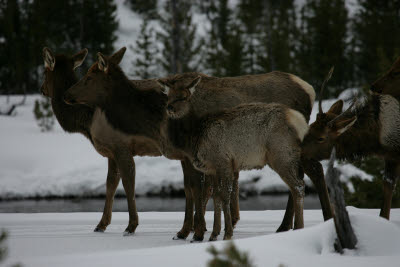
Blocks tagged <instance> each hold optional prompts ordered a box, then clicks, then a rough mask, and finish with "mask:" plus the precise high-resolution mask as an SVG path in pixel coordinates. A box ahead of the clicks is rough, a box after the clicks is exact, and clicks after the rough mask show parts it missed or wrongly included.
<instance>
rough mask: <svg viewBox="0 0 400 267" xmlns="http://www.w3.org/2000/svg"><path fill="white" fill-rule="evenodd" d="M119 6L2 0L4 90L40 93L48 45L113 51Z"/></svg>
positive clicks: (108, 1) (79, 0)
mask: <svg viewBox="0 0 400 267" xmlns="http://www.w3.org/2000/svg"><path fill="white" fill-rule="evenodd" d="M115 11H116V5H115V3H114V1H112V0H65V1H53V0H33V1H32V0H0V62H1V64H0V88H1V92H0V93H23V92H38V88H39V83H40V82H41V79H42V75H43V74H42V66H43V59H42V49H43V47H44V46H48V47H50V48H52V49H54V50H55V51H57V52H59V53H61V52H66V53H73V52H76V51H78V50H80V49H81V48H82V47H87V48H88V49H89V52H90V53H91V54H90V55H89V58H93V56H94V55H95V53H96V52H97V51H99V50H101V51H104V52H105V53H111V52H112V51H113V50H114V48H113V42H114V41H115V39H116V36H115V31H116V30H117V28H118V23H117V21H116V19H115V15H116V14H115V13H116V12H115Z"/></svg>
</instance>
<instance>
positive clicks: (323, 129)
mask: <svg viewBox="0 0 400 267" xmlns="http://www.w3.org/2000/svg"><path fill="white" fill-rule="evenodd" d="M332 73H333V67H332V68H331V69H330V71H329V73H328V75H327V76H326V78H325V80H324V82H323V83H322V87H321V92H320V94H319V103H318V114H317V119H316V120H315V122H313V123H312V124H311V125H310V128H309V130H308V133H307V134H306V136H305V137H304V139H303V142H302V154H303V157H304V158H307V159H314V160H318V161H319V160H322V159H327V158H329V157H330V155H331V151H332V148H333V147H334V145H335V143H336V140H337V138H338V137H339V136H340V135H341V134H343V133H344V132H345V131H347V130H348V129H349V128H350V127H351V126H352V125H353V124H354V123H355V122H356V120H357V117H356V116H350V117H349V116H347V114H348V113H349V112H350V111H351V109H352V107H353V106H354V104H355V103H356V102H353V104H352V105H351V106H350V107H349V108H348V109H347V110H346V111H345V112H343V113H342V109H343V100H338V101H336V102H335V103H334V104H333V105H332V106H331V107H330V109H329V110H328V111H327V112H326V113H324V111H323V110H322V93H323V92H324V89H325V85H326V83H327V82H328V81H329V79H330V78H331V77H332Z"/></svg>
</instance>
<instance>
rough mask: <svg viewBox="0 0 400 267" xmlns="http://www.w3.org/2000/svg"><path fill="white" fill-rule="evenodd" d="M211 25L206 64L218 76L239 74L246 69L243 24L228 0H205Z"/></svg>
mask: <svg viewBox="0 0 400 267" xmlns="http://www.w3.org/2000/svg"><path fill="white" fill-rule="evenodd" d="M205 2H207V4H208V6H207V8H205V12H206V15H207V18H208V20H209V21H210V24H211V27H210V30H209V32H208V38H207V46H206V50H207V52H206V53H207V55H206V66H207V69H208V70H209V72H211V74H213V75H216V76H238V75H242V74H244V73H245V70H244V68H245V67H244V63H243V62H244V53H243V52H244V42H243V31H242V29H241V27H240V26H241V25H240V24H239V22H238V21H237V20H236V19H235V15H236V14H234V13H233V11H232V10H231V9H230V8H229V5H228V1H227V0H218V1H210V0H209V1H205Z"/></svg>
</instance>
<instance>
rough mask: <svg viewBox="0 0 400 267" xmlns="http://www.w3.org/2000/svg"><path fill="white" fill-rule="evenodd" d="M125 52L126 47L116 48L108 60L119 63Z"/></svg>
mask: <svg viewBox="0 0 400 267" xmlns="http://www.w3.org/2000/svg"><path fill="white" fill-rule="evenodd" d="M125 52H126V47H125V46H124V47H122V48H121V49H120V50H118V51H117V52H115V53H114V54H113V55H112V56H111V57H110V60H111V61H112V62H113V63H114V64H117V65H118V64H119V63H120V62H121V60H122V58H123V57H124V55H125Z"/></svg>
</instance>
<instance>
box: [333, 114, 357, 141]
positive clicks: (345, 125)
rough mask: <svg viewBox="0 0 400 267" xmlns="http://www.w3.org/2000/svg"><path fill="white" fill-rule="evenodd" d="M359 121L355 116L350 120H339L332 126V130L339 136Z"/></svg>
mask: <svg viewBox="0 0 400 267" xmlns="http://www.w3.org/2000/svg"><path fill="white" fill-rule="evenodd" d="M356 121H357V117H356V116H354V117H352V118H350V119H343V120H339V121H337V122H335V123H334V125H332V126H331V128H332V130H333V131H335V132H336V135H337V136H339V135H341V134H342V133H344V132H345V131H347V130H348V129H349V128H350V127H351V126H353V124H354V123H355V122H356Z"/></svg>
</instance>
